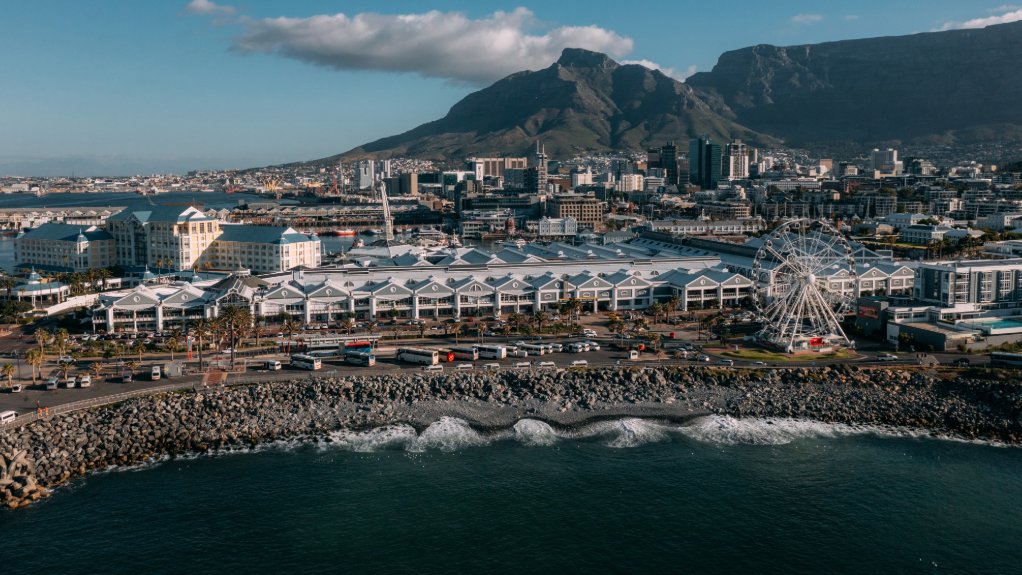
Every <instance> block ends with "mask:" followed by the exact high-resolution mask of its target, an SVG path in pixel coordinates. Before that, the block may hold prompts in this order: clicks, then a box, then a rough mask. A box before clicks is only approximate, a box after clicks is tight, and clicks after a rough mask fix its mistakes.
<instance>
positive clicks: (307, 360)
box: [291, 353, 323, 371]
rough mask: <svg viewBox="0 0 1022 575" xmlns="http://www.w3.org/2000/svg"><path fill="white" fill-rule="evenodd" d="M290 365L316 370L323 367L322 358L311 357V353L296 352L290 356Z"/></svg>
mask: <svg viewBox="0 0 1022 575" xmlns="http://www.w3.org/2000/svg"><path fill="white" fill-rule="evenodd" d="M291 365H292V366H293V367H297V368H298V369H308V370H309V371H316V370H317V369H321V368H322V367H323V360H322V359H320V358H318V357H312V356H311V355H304V354H301V353H296V354H294V355H292V356H291Z"/></svg>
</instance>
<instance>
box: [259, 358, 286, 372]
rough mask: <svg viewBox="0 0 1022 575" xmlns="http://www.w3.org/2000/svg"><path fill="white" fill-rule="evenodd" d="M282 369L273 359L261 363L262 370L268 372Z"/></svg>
mask: <svg viewBox="0 0 1022 575" xmlns="http://www.w3.org/2000/svg"><path fill="white" fill-rule="evenodd" d="M282 367H283V366H281V365H280V362H279V361H277V360H275V359H268V360H266V361H265V362H264V363H263V368H264V369H268V370H270V371H277V370H279V369H281V368H282Z"/></svg>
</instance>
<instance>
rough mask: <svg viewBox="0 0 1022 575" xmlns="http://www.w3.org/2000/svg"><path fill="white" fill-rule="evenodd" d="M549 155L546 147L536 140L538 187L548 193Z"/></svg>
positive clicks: (540, 190) (542, 192)
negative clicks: (547, 171) (547, 155)
mask: <svg viewBox="0 0 1022 575" xmlns="http://www.w3.org/2000/svg"><path fill="white" fill-rule="evenodd" d="M546 170H547V157H546V147H545V146H543V145H542V144H540V143H539V140H536V188H537V191H538V192H539V193H541V194H545V193H546V190H547V188H546V184H547V173H546Z"/></svg>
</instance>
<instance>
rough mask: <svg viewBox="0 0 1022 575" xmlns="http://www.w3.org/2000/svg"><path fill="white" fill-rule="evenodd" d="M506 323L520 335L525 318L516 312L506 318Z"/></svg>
mask: <svg viewBox="0 0 1022 575" xmlns="http://www.w3.org/2000/svg"><path fill="white" fill-rule="evenodd" d="M507 322H508V323H509V324H511V325H513V326H515V331H517V332H519V333H521V331H522V325H524V324H525V316H524V315H522V314H520V313H518V312H515V313H512V314H511V315H509V316H507Z"/></svg>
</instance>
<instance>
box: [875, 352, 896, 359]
mask: <svg viewBox="0 0 1022 575" xmlns="http://www.w3.org/2000/svg"><path fill="white" fill-rule="evenodd" d="M877 361H898V356H896V355H894V354H893V353H882V354H880V355H878V356H877Z"/></svg>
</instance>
